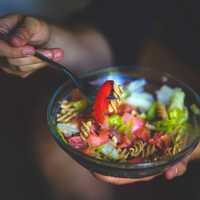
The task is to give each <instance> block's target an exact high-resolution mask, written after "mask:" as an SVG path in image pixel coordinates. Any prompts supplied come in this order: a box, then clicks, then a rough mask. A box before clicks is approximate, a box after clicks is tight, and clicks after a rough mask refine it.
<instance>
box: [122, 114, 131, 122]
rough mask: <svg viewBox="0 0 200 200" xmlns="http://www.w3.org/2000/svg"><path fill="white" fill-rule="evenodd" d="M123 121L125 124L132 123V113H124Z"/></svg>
mask: <svg viewBox="0 0 200 200" xmlns="http://www.w3.org/2000/svg"><path fill="white" fill-rule="evenodd" d="M122 120H123V122H124V123H128V122H130V121H133V115H131V114H130V113H124V114H123V116H122Z"/></svg>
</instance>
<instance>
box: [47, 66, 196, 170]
mask: <svg viewBox="0 0 200 200" xmlns="http://www.w3.org/2000/svg"><path fill="white" fill-rule="evenodd" d="M82 78H83V79H85V80H86V81H88V82H90V83H91V84H94V85H96V86H97V87H99V86H100V85H101V84H102V83H103V82H104V81H105V80H114V81H115V82H116V83H118V84H124V83H125V82H127V81H130V80H134V79H138V78H144V79H146V81H147V86H146V88H145V90H147V91H149V92H153V93H154V92H155V91H156V90H158V89H159V88H160V87H161V86H162V85H163V84H166V85H168V86H170V87H180V88H182V89H183V91H184V92H185V94H186V99H185V104H186V106H187V107H188V108H189V107H190V106H191V105H192V104H196V105H197V106H200V99H199V96H198V95H197V93H196V92H195V91H193V90H192V88H190V87H189V86H188V85H187V84H185V83H184V82H182V81H180V80H177V79H176V78H174V77H173V76H171V75H170V74H168V73H165V72H159V71H155V70H152V69H149V68H142V67H111V68H107V69H103V70H99V71H95V72H91V73H87V75H84V76H82ZM72 89H74V85H73V84H72V82H71V81H67V82H66V83H65V84H64V85H62V86H61V87H60V88H59V89H58V90H57V91H56V92H55V94H54V95H53V97H52V99H51V101H50V104H49V106H48V124H49V128H50V132H51V133H52V136H53V137H54V138H55V140H56V141H57V143H58V144H59V145H60V146H61V147H62V148H63V149H64V150H65V151H67V152H68V153H70V152H72V151H73V153H74V152H75V153H76V154H78V155H80V156H83V157H85V158H86V159H88V160H90V161H92V162H95V163H97V164H99V165H106V166H109V167H118V168H129V169H140V168H149V167H156V166H161V165H167V164H168V163H170V162H175V161H177V160H179V159H180V158H182V157H183V156H186V155H187V154H188V153H190V152H191V151H192V150H193V149H194V148H195V146H196V145H197V144H198V142H199V138H200V128H199V125H200V117H199V116H197V115H194V114H193V113H192V112H191V111H190V109H189V121H190V123H191V125H192V129H191V133H189V136H188V140H187V143H186V145H185V147H184V149H182V151H181V152H180V153H178V154H176V155H175V156H173V157H171V158H170V159H164V160H159V161H155V162H145V163H138V164H130V163H115V162H109V161H103V160H98V159H96V158H92V157H89V156H87V155H84V154H83V153H81V152H80V151H78V150H75V149H73V148H72V147H71V146H70V145H68V144H66V143H65V142H63V140H62V137H61V136H60V135H59V133H58V132H57V130H56V114H57V112H58V110H59V102H61V101H62V100H64V99H66V98H68V97H69V95H70V92H71V91H72Z"/></svg>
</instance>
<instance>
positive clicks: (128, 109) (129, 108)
mask: <svg viewBox="0 0 200 200" xmlns="http://www.w3.org/2000/svg"><path fill="white" fill-rule="evenodd" d="M132 110H133V107H132V106H130V105H128V104H121V105H120V106H119V110H118V112H119V114H120V115H123V114H124V113H131V112H132Z"/></svg>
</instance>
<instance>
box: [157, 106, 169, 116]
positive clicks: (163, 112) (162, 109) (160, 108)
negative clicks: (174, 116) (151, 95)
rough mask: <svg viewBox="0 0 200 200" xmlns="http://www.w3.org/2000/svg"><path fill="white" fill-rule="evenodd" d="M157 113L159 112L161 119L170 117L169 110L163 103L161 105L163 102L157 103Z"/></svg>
mask: <svg viewBox="0 0 200 200" xmlns="http://www.w3.org/2000/svg"><path fill="white" fill-rule="evenodd" d="M157 112H158V116H159V117H160V118H162V119H167V117H168V114H167V109H166V106H165V105H164V104H163V103H161V102H158V103H157Z"/></svg>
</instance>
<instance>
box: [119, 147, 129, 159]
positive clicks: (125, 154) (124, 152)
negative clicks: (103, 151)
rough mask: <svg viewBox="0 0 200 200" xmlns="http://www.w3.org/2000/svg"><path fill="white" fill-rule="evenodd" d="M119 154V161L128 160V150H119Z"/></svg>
mask: <svg viewBox="0 0 200 200" xmlns="http://www.w3.org/2000/svg"><path fill="white" fill-rule="evenodd" d="M118 153H119V159H120V160H126V159H127V158H128V156H129V154H130V153H129V151H128V149H126V148H125V149H118Z"/></svg>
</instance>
